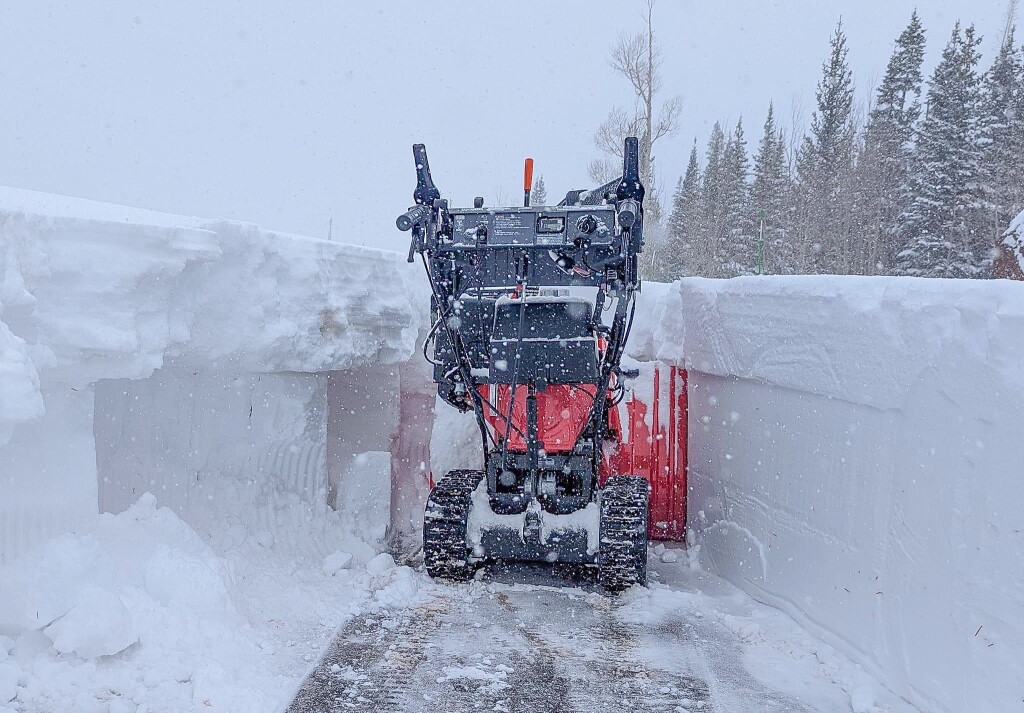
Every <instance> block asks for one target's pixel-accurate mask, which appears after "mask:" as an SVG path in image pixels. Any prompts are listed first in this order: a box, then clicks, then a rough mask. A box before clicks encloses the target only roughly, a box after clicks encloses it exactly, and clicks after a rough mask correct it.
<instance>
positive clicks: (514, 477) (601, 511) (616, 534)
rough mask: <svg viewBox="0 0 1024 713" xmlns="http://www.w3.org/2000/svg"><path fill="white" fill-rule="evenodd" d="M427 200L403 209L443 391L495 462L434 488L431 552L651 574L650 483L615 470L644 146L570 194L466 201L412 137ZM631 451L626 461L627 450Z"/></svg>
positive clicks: (446, 566) (437, 569)
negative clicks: (553, 201)
mask: <svg viewBox="0 0 1024 713" xmlns="http://www.w3.org/2000/svg"><path fill="white" fill-rule="evenodd" d="M413 155H414V158H415V161H416V172H417V186H416V190H415V191H414V194H413V197H414V200H415V203H416V205H414V206H413V207H412V208H410V209H409V210H408V211H407V212H406V213H404V214H403V215H401V216H400V217H399V218H398V221H397V224H398V227H399V228H400V229H402V230H410V231H412V242H411V245H410V250H409V260H410V262H412V261H414V258H415V256H416V254H419V255H420V256H421V258H422V261H423V265H424V268H425V270H426V275H427V279H428V281H429V283H430V286H431V291H432V298H431V314H432V326H431V329H430V332H429V335H428V339H427V344H425V346H424V353H425V354H427V353H428V351H429V349H430V345H431V344H432V345H433V354H432V357H430V361H431V362H432V363H433V365H434V380H435V381H436V382H437V384H438V393H439V395H440V396H441V398H442V399H444V400H445V401H446V402H448V403H449V404H451V405H452V406H454V407H455V408H458V409H460V410H462V411H472V412H473V413H474V414H475V416H476V420H477V424H478V426H479V429H480V438H481V445H482V462H483V468H482V469H480V470H459V471H452V472H450V473H448V474H447V475H446V476H445V477H443V478H442V479H441V480H440V481H439V482H438V483H437V485H435V487H434V488H433V490H432V491H431V494H430V497H429V499H428V502H427V507H426V511H425V514H424V533H423V537H424V559H425V563H426V567H427V571H428V572H429V573H430V574H431V575H432V576H435V577H442V578H446V579H451V580H464V579H466V578H468V577H469V576H471V575H472V573H473V571H474V569H475V566H476V564H477V563H479V562H481V561H484V560H488V559H499V560H500V559H511V560H534V561H547V562H572V563H580V564H585V565H594V566H596V567H597V568H598V573H599V579H600V581H601V583H602V584H603V585H604V586H605V587H606V588H607V589H609V590H611V591H617V590H621V589H624V588H626V587H628V586H630V585H631V584H636V583H639V584H643V583H645V581H646V562H647V521H648V494H649V485H648V483H647V481H646V480H645V479H643V478H641V477H637V476H635V475H632V474H628V473H610V472H608V468H609V466H608V463H609V462H610V460H609V458H607V457H606V453H607V452H610V451H612V450H614V447H615V445H616V444H617V442H618V439H619V434H620V432H619V424H618V413H617V410H616V409H615V405H616V404H617V403H618V401H620V400H621V399H622V397H623V395H624V387H623V379H625V378H628V377H630V376H631V374H628V373H626V372H624V371H623V369H622V368H621V366H620V362H621V358H622V354H623V350H624V347H625V343H626V339H627V338H628V336H629V330H630V325H631V323H632V319H633V311H634V297H635V294H636V292H638V291H639V289H640V279H639V274H638V269H637V256H638V254H639V252H640V250H641V249H642V247H643V198H644V187H643V185H642V184H641V182H640V177H639V166H638V159H639V153H638V143H637V140H636V139H635V138H629V139H626V142H625V148H624V161H623V174H622V177H621V179H618V180H616V181H612V182H611V183H609V184H606V185H605V186H602V187H601V188H599V189H596V190H595V191H571V192H570V193H569V194H567V195H566V198H565V199H564V200H563V201H562V202H561V203H559V204H558V205H557V206H531V205H530V200H529V194H530V191H529V189H530V186H531V183H532V176H531V173H532V161H530V160H528V161H527V173H526V176H525V181H524V191H525V200H524V206H523V207H501V208H485V207H484V206H483V200H482V199H479V198H478V199H477V200H476V201H475V205H474V207H473V208H471V209H453V208H450V207H449V206H448V202H447V201H446V200H444V199H443V198H441V194H440V192H439V191H438V190H437V188H436V187H435V186H434V183H433V179H432V177H431V174H430V168H429V165H428V163H427V157H426V151H425V149H424V147H423V146H422V145H420V144H417V145H416V146H414V147H413ZM620 460H621V459H620Z"/></svg>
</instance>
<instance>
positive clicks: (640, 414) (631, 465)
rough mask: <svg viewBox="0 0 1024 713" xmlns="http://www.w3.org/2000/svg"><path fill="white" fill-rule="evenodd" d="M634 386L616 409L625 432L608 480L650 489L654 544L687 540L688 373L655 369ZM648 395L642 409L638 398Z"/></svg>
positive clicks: (669, 368)
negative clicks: (646, 484)
mask: <svg viewBox="0 0 1024 713" xmlns="http://www.w3.org/2000/svg"><path fill="white" fill-rule="evenodd" d="M639 379H640V380H644V379H650V380H652V381H653V383H652V384H635V387H634V392H633V395H632V396H631V397H630V398H629V399H627V400H626V401H625V402H624V403H623V404H620V406H619V409H620V411H622V413H620V417H621V418H622V419H623V420H625V422H626V424H627V426H628V428H623V429H621V432H622V435H621V438H620V440H619V445H618V448H617V449H616V451H615V453H614V454H612V455H611V457H610V458H609V459H608V461H607V464H606V468H607V474H609V475H610V474H612V473H622V474H629V475H641V476H643V477H645V478H647V480H648V481H650V483H651V519H650V522H649V524H648V535H649V537H650V538H651V539H654V540H683V539H685V537H686V436H687V418H686V415H687V405H686V371H685V370H683V369H679V368H678V367H675V366H668V365H663V364H659V365H657V366H656V367H655V368H654V369H653V370H651V372H650V373H648V372H647V371H646V370H645V371H644V373H642V374H641V375H640V377H639ZM637 392H640V393H647V394H650V395H651V396H650V401H651V403H644V402H643V401H641V400H640V399H638V398H637V397H636V393H637Z"/></svg>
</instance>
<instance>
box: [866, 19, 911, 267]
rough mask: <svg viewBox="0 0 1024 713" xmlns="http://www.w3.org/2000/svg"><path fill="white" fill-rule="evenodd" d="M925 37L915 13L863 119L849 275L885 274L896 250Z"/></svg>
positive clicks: (908, 172)
mask: <svg viewBox="0 0 1024 713" xmlns="http://www.w3.org/2000/svg"><path fill="white" fill-rule="evenodd" d="M924 50H925V31H924V29H923V28H922V26H921V20H920V18H919V17H918V15H917V11H916V10H915V11H914V13H913V14H912V15H911V17H910V23H909V24H908V25H907V27H906V29H904V30H903V32H902V33H901V34H900V36H899V37H898V38H897V39H896V45H895V47H894V49H893V52H892V56H891V57H890V58H889V64H888V66H887V67H886V70H885V77H884V78H883V79H882V83H881V85H880V86H879V87H878V91H877V94H876V97H875V105H874V107H873V108H872V109H871V112H870V114H869V115H868V122H867V127H866V128H865V131H864V145H863V149H862V150H861V152H860V155H859V157H858V162H857V168H856V175H857V181H856V185H857V192H858V204H857V209H856V213H857V216H858V218H859V220H860V224H861V226H862V227H861V229H860V231H859V237H858V241H857V242H858V250H857V251H856V252H855V254H854V266H853V272H856V273H860V274H887V273H888V272H889V271H890V270H891V269H892V265H893V262H894V261H895V258H896V253H897V252H898V251H899V248H900V247H901V243H900V237H901V236H900V231H901V224H902V219H901V216H902V215H903V213H904V212H905V211H906V209H907V205H908V203H909V195H908V191H909V181H910V171H911V167H912V165H913V156H914V148H913V138H914V126H915V124H916V122H917V120H918V118H919V117H920V115H921V101H920V97H921V85H922V81H923V77H922V74H921V64H922V63H923V61H924Z"/></svg>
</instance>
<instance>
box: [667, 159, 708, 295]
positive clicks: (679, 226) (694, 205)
mask: <svg viewBox="0 0 1024 713" xmlns="http://www.w3.org/2000/svg"><path fill="white" fill-rule="evenodd" d="M699 209H700V164H699V163H698V160H697V142H696V140H694V142H693V148H692V149H691V150H690V160H689V162H688V163H687V164H686V173H685V174H684V175H683V176H682V177H681V178H680V179H679V182H678V183H677V184H676V190H675V193H674V194H673V195H672V212H671V213H669V217H668V225H667V228H668V235H667V238H666V243H665V246H664V248H663V249H662V259H661V261H660V262H661V276H662V277H663V279H666V280H676V279H678V278H680V277H683V276H684V275H692V274H694V272H693V269H694V253H695V251H696V249H697V244H696V241H697V239H698V237H699V236H698V234H697V232H698V231H697V228H698V225H699V222H698V211H699Z"/></svg>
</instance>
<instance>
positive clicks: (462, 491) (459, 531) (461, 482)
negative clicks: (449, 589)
mask: <svg viewBox="0 0 1024 713" xmlns="http://www.w3.org/2000/svg"><path fill="white" fill-rule="evenodd" d="M483 477H484V473H483V471H480V470H453V471H451V472H449V473H448V474H447V475H446V476H445V477H444V478H442V479H441V480H440V482H438V483H437V485H435V486H434V488H433V490H431V491H430V496H429V497H428V498H427V507H426V509H425V510H424V512H423V563H424V565H425V566H426V568H427V574H429V575H430V576H431V577H434V578H438V579H447V580H451V581H453V582H465V581H467V580H468V579H470V577H472V576H473V570H474V567H473V565H472V564H471V563H470V562H469V561H468V557H467V555H468V553H469V550H468V547H467V543H466V523H467V521H468V519H469V508H470V505H471V504H472V501H473V491H474V490H476V488H477V486H478V485H479V484H480V481H481V480H483Z"/></svg>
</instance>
